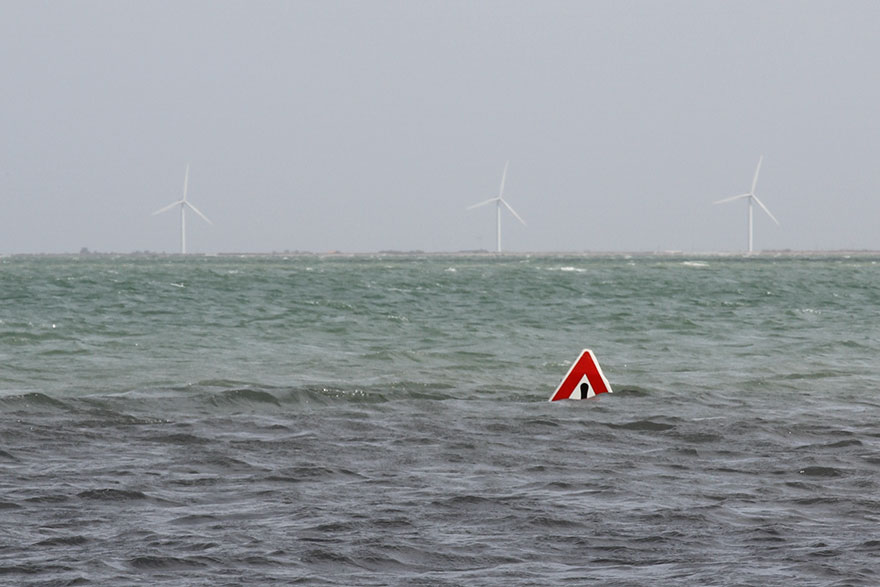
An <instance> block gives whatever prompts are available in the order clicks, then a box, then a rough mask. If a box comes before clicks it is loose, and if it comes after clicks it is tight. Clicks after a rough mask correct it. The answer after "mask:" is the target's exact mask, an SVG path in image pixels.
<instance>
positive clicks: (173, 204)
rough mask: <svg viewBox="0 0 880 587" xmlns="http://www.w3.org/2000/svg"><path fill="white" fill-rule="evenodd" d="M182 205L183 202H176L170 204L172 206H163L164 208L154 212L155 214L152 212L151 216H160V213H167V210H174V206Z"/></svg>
mask: <svg viewBox="0 0 880 587" xmlns="http://www.w3.org/2000/svg"><path fill="white" fill-rule="evenodd" d="M183 203H184V202H183V200H177V201H176V202H174V203H172V204H168V205H167V206H165V207H164V208H159V209H158V210H156V211H155V212H153V214H152V215H153V216H155V215H156V214H161V213H162V212H167V211H168V210H170V209H172V208H174V207H175V206H180V205H181V204H183Z"/></svg>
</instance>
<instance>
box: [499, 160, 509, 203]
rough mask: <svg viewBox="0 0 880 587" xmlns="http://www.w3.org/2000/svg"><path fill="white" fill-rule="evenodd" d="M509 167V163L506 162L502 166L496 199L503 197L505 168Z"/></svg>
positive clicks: (505, 177)
mask: <svg viewBox="0 0 880 587" xmlns="http://www.w3.org/2000/svg"><path fill="white" fill-rule="evenodd" d="M508 165H510V161H507V162H506V163H505V164H504V171H503V172H502V173H501V187H500V188H499V189H498V197H499V198H500V197H501V196H503V195H504V181H505V180H506V179H507V166H508Z"/></svg>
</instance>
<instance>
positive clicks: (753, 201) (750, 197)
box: [714, 155, 779, 253]
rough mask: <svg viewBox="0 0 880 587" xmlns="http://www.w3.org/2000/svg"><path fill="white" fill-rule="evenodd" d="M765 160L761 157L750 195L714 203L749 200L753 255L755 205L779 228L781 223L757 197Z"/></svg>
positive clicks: (750, 235)
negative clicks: (759, 175) (759, 179)
mask: <svg viewBox="0 0 880 587" xmlns="http://www.w3.org/2000/svg"><path fill="white" fill-rule="evenodd" d="M763 160H764V156H763V155H761V157H760V158H759V159H758V167H757V168H756V169H755V177H754V178H753V179H752V189H751V190H749V192H748V193H746V194H740V195H738V196H731V197H729V198H724V199H722V200H718V201H717V202H714V203H715V204H724V203H725V202H733V201H734V200H742V199H746V200H748V203H749V253H751V252H752V250H753V248H752V243H753V242H754V238H753V237H754V226H753V224H754V212H753V209H752V205H753V204H758V206H760V207H761V209H762V210H763V211H764V212H766V213H767V216H769V217H770V218H771V219H772V220H773V222H775V223H776V225H777V226H778V225H779V221H778V220H776V217H775V216H773V214H772V213H771V212H770V210H768V209H767V206H765V205H764V202H762V201H761V200H759V199H758V196H756V195H755V186H756V185H757V184H758V172H759V171H761V161H763Z"/></svg>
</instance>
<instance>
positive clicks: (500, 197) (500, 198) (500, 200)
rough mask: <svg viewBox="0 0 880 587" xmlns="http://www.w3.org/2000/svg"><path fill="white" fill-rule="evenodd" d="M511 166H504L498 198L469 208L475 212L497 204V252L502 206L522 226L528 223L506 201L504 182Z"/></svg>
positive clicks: (499, 242) (499, 247)
mask: <svg viewBox="0 0 880 587" xmlns="http://www.w3.org/2000/svg"><path fill="white" fill-rule="evenodd" d="M508 165H510V161H508V162H507V163H505V164H504V172H503V173H502V174H501V187H500V188H499V189H498V197H495V198H490V199H488V200H486V201H485V202H480V203H479V204H474V205H473V206H468V207H467V209H468V210H473V209H474V208H479V207H480V206H485V205H486V204H491V203H492V202H495V217H496V237H497V251H498V252H499V253H500V252H501V206H502V205H503V206H505V207H506V208H507V209H508V210H510V213H511V214H513V216H514V217H515V218H516V219H517V220H519V221H520V222H522V225H523V226H525V225H526V221H525V220H523V219H522V218H520V216H519V214H517V213H516V210H514V209H513V208H512V207H511V205H510V204H508V203H507V200H505V199H504V181H505V179H507V166H508Z"/></svg>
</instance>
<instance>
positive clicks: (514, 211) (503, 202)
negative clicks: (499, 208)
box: [499, 198, 526, 226]
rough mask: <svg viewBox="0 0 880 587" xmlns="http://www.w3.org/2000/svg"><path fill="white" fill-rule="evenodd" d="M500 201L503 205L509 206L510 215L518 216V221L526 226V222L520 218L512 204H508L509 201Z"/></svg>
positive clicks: (502, 199)
mask: <svg viewBox="0 0 880 587" xmlns="http://www.w3.org/2000/svg"><path fill="white" fill-rule="evenodd" d="M499 199H500V200H501V203H502V204H504V205H505V206H507V209H508V210H510V213H511V214H513V215H514V216H516V219H517V220H519V221H520V222H522V224H523V226H526V221H525V220H523V219H522V218H520V217H519V214H517V213H516V210H514V209H513V208H511V206H510V204H508V203H507V200H505V199H504V198H499Z"/></svg>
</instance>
